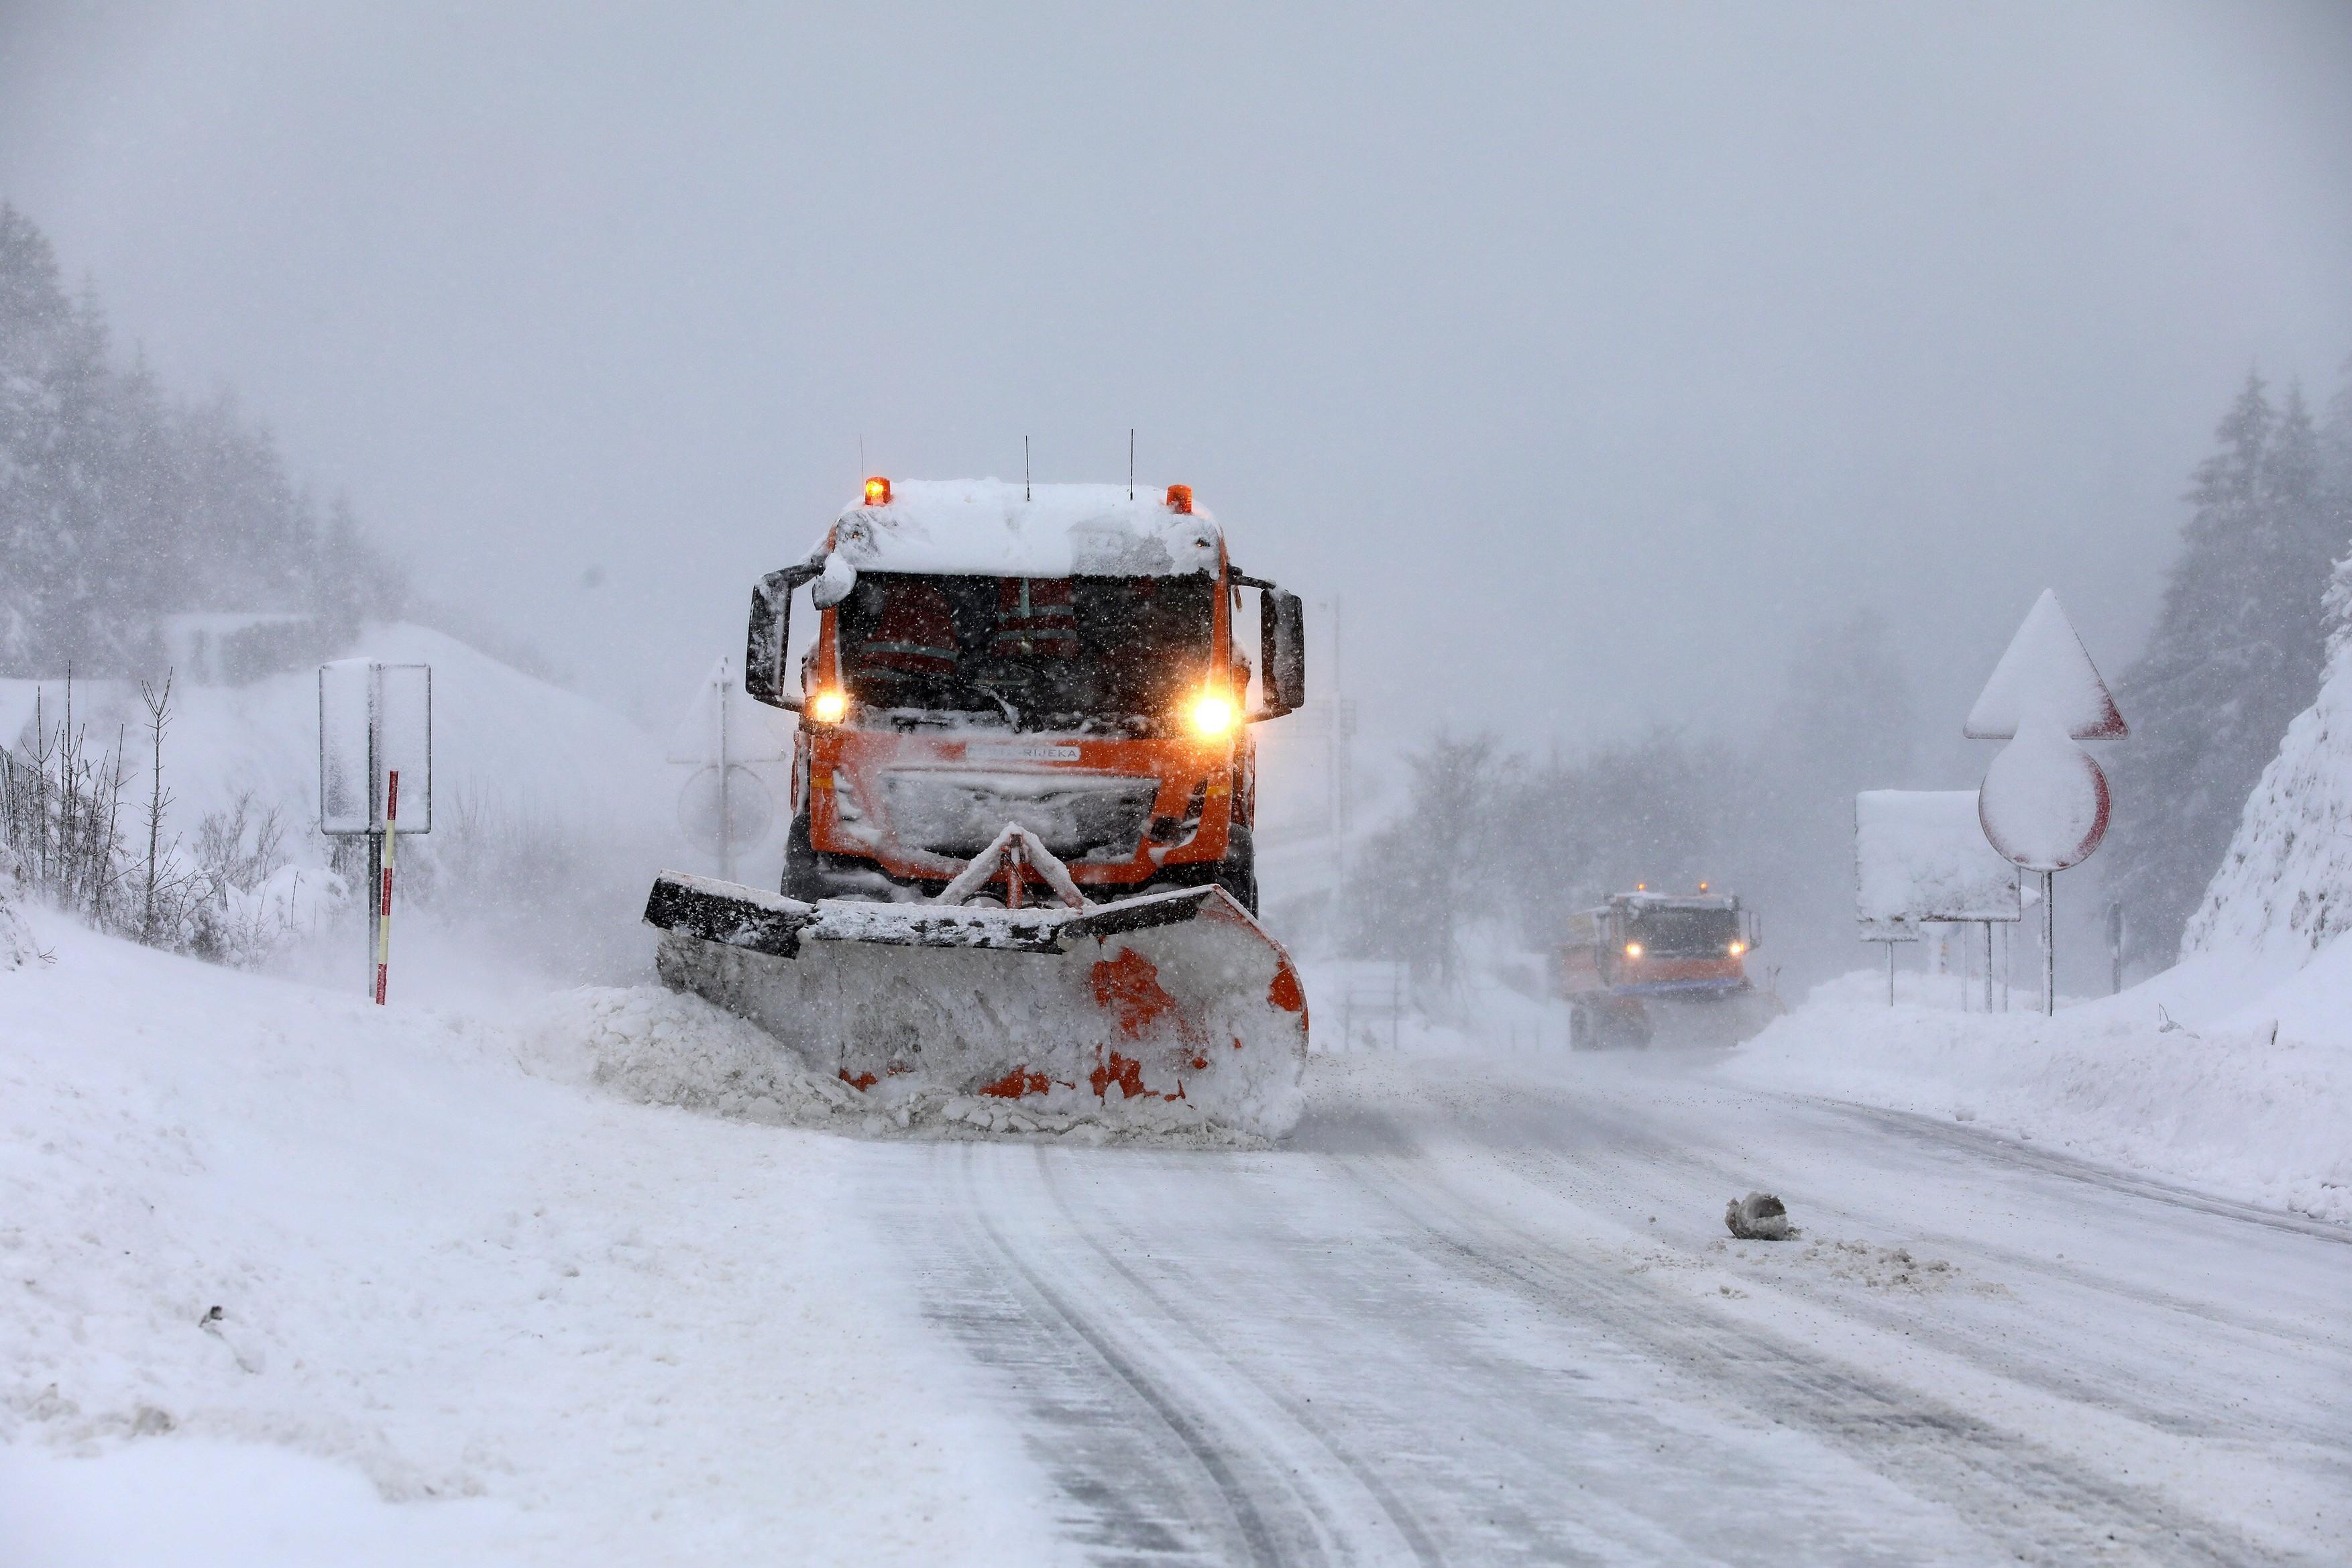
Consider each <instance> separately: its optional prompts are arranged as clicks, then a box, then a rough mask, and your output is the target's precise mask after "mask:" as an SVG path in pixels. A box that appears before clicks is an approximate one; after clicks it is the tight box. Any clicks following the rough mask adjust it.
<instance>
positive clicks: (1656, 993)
mask: <svg viewBox="0 0 2352 1568" xmlns="http://www.w3.org/2000/svg"><path fill="white" fill-rule="evenodd" d="M1760 936H1761V932H1760V931H1759V925H1758V921H1757V920H1756V916H1755V913H1754V911H1753V910H1748V909H1744V908H1742V907H1741V905H1740V902H1739V900H1738V897H1737V896H1736V895H1733V894H1728V893H1712V892H1709V891H1708V890H1707V886H1706V883H1704V882H1701V883H1700V884H1699V890H1698V891H1697V893H1696V894H1690V895H1676V894H1672V893H1654V892H1651V891H1650V890H1649V889H1647V888H1646V887H1644V888H1640V889H1635V890H1634V891H1633V892H1630V893H1617V894H1613V895H1612V896H1611V897H1610V899H1609V901H1608V902H1606V903H1604V904H1601V905H1600V906H1599V907H1597V908H1594V909H1590V910H1579V911H1577V912H1576V913H1574V914H1572V915H1570V916H1569V917H1568V930H1567V932H1566V934H1565V937H1564V940H1563V941H1562V942H1561V943H1560V948H1559V991H1560V994H1561V996H1562V997H1563V998H1565V999H1566V1001H1567V1003H1568V1008H1569V1013H1568V1018H1569V1024H1568V1038H1569V1044H1570V1047H1573V1048H1576V1049H1579V1050H1594V1049H1599V1048H1602V1047H1612V1046H1647V1045H1651V1044H1673V1045H1736V1044H1738V1042H1739V1041H1741V1040H1744V1039H1746V1038H1748V1037H1749V1036H1750V1035H1753V1034H1755V1033H1756V1032H1757V1031H1758V1030H1759V1029H1761V1028H1762V1027H1763V1026H1765V1025H1766V1024H1767V1023H1769V1022H1770V1021H1771V1019H1772V1016H1774V1015H1775V1014H1776V1013H1777V1012H1779V1010H1780V1006H1779V1003H1778V1002H1777V1001H1776V1000H1775V999H1774V998H1773V997H1771V996H1769V995H1767V994H1762V993H1759V991H1757V989H1756V988H1755V986H1754V984H1752V983H1750V981H1749V980H1748V954H1749V953H1750V952H1753V951H1754V950H1755V948H1756V945H1757V942H1759V939H1760Z"/></svg>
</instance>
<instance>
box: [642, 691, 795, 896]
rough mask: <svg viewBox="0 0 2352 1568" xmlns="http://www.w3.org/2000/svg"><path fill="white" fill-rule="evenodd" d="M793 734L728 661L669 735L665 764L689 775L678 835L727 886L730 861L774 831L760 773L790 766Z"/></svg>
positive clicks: (771, 796)
mask: <svg viewBox="0 0 2352 1568" xmlns="http://www.w3.org/2000/svg"><path fill="white" fill-rule="evenodd" d="M668 756H669V760H670V761H671V762H673V763H687V764H689V765H691V766H693V767H694V770H695V771H694V772H692V773H688V775H687V778H686V782H685V784H684V785H683V786H682V787H681V788H680V790H679V792H678V801H677V825H678V829H679V831H681V832H683V833H684V834H685V835H686V837H687V839H688V842H690V843H692V844H693V845H694V846H695V847H697V848H698V849H701V850H702V851H703V852H704V853H706V854H709V855H713V856H716V857H717V858H718V861H719V876H720V877H722V878H725V879H729V880H730V881H731V880H732V879H734V875H735V869H734V866H735V857H736V855H737V854H739V853H742V852H748V851H750V850H752V849H756V848H758V847H760V846H761V845H762V844H764V843H766V842H767V839H768V836H769V835H770V834H771V833H772V832H773V831H774V828H775V823H776V816H777V813H776V791H775V790H774V789H772V788H771V787H770V784H769V781H768V780H767V779H766V778H765V777H763V776H762V772H761V770H762V769H764V768H766V767H767V766H769V765H770V764H779V765H780V764H782V763H789V762H791V761H792V756H793V721H792V719H791V718H790V717H789V716H788V715H786V714H784V713H782V712H780V711H778V710H775V709H773V708H770V707H768V706H766V705H765V704H763V703H760V702H756V701H753V700H751V696H750V695H749V694H748V693H746V692H745V691H744V689H743V686H742V683H741V682H740V681H739V680H737V679H736V678H735V668H734V661H733V660H732V659H728V658H721V659H719V662H718V663H716V664H714V665H712V666H711V667H710V673H709V675H708V676H705V677H704V678H703V681H702V684H701V685H700V686H698V687H697V688H696V689H695V694H694V700H693V701H692V702H690V703H688V706H687V710H686V712H685V713H684V714H683V715H681V716H680V717H679V719H678V723H677V729H676V730H674V731H671V732H670V739H669V751H668ZM778 771H779V772H781V767H780V766H779V768H778Z"/></svg>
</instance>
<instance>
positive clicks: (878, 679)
mask: <svg viewBox="0 0 2352 1568" xmlns="http://www.w3.org/2000/svg"><path fill="white" fill-rule="evenodd" d="M1215 595H1216V580H1215V579H1214V578H1213V577H1212V576H1210V575H1209V574H1205V573H1188V574H1183V575H1181V576H1171V577H968V576H948V575H928V574H911V573H896V572H868V573H861V574H859V575H858V579H857V586H856V589H855V590H853V591H852V592H851V594H850V595H849V597H848V598H847V599H845V600H844V601H843V602H842V605H841V607H840V611H839V619H838V621H837V622H836V623H835V624H836V626H837V629H838V635H839V638H840V645H839V653H840V658H841V667H842V670H843V674H844V676H845V679H846V681H847V684H848V687H849V691H850V694H851V695H852V696H854V697H856V699H857V700H859V701H860V702H863V703H866V704H868V705H870V706H873V707H877V708H893V709H920V710H933V711H945V712H963V713H971V714H975V715H978V714H987V715H991V716H993V717H995V718H997V719H998V720H1000V721H1010V722H1012V723H1013V724H1014V725H1015V726H1017V727H1021V728H1038V727H1043V726H1045V725H1047V724H1051V723H1055V722H1060V721H1069V720H1073V719H1077V720H1088V719H1098V720H1118V719H1129V718H1139V717H1146V718H1156V717H1158V716H1159V715H1160V714H1163V713H1166V712H1168V711H1170V710H1172V709H1173V708H1175V707H1176V706H1177V705H1178V703H1179V702H1180V701H1181V700H1182V698H1183V697H1184V696H1185V695H1186V694H1187V693H1189V692H1190V691H1192V690H1193V689H1197V688H1198V687H1199V685H1200V684H1201V681H1202V678H1203V677H1204V676H1205V675H1206V674H1207V671H1208V667H1209V658H1210V654H1211V652H1212V641H1213V625H1214V620H1213V612H1214V609H1215V604H1216V598H1215Z"/></svg>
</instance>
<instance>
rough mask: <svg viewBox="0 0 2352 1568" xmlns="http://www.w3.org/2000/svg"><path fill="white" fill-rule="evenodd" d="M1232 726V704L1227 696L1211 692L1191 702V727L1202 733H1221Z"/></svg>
mask: <svg viewBox="0 0 2352 1568" xmlns="http://www.w3.org/2000/svg"><path fill="white" fill-rule="evenodd" d="M1233 727H1234V705H1233V701H1232V700H1231V699H1229V698H1223V697H1219V696H1217V695H1216V694H1215V693H1213V692H1212V693H1210V694H1209V695H1207V696H1204V697H1202V699H1201V700H1199V701H1197V702H1195V703H1193V704H1192V728H1193V729H1194V730H1195V731H1198V732H1199V733H1201V734H1203V735H1222V734H1223V733H1224V732H1225V731H1228V730H1230V729H1232V728H1233Z"/></svg>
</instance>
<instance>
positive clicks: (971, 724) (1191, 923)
mask: <svg viewBox="0 0 2352 1568" xmlns="http://www.w3.org/2000/svg"><path fill="white" fill-rule="evenodd" d="M803 585H805V586H807V587H808V588H809V590H810V600H811V603H812V605H813V607H814V610H815V611H816V626H815V633H814V638H813V639H812V640H810V642H809V643H808V646H807V647H806V650H805V652H804V653H803V654H802V655H801V657H800V658H798V659H797V660H793V659H791V656H790V653H789V649H788V644H789V640H790V637H791V630H792V618H791V617H792V605H793V595H794V594H795V592H796V591H797V590H798V589H800V588H802V587H803ZM1244 590H1252V591H1255V594H1256V595H1257V609H1258V616H1257V623H1258V624H1257V636H1256V639H1255V640H1256V644H1257V652H1258V663H1259V665H1260V667H1261V668H1258V669H1257V670H1256V676H1257V679H1256V680H1255V682H1253V681H1252V679H1251V676H1252V669H1251V664H1250V660H1249V659H1248V658H1247V657H1246V654H1245V651H1244V646H1243V641H1242V639H1241V638H1240V637H1237V636H1236V623H1237V622H1238V621H1239V620H1240V618H1241V616H1242V613H1243V606H1244V599H1243V593H1244ZM1306 676H1307V666H1306V627H1305V624H1304V617H1303V615H1302V611H1301V606H1300V604H1299V601H1298V598H1297V595H1292V594H1287V593H1285V592H1284V591H1283V590H1282V589H1280V588H1278V587H1276V585H1275V584H1272V583H1268V582H1265V581H1262V580H1260V579H1258V578H1255V577H1252V576H1249V575H1248V574H1244V573H1243V572H1241V571H1239V570H1238V569H1237V568H1235V566H1234V563H1233V562H1232V560H1231V558H1230V557H1229V556H1228V554H1227V552H1226V548H1225V541H1224V537H1223V534H1222V533H1221V532H1220V531H1219V530H1218V528H1217V525H1216V523H1215V521H1214V520H1213V519H1212V518H1211V517H1210V515H1209V514H1208V513H1207V512H1205V511H1203V510H1199V509H1197V508H1195V507H1194V506H1193V505H1192V491H1191V489H1190V488H1189V487H1186V486H1183V485H1171V486H1169V487H1168V488H1167V489H1166V490H1165V491H1164V492H1154V491H1145V492H1142V496H1141V499H1138V492H1136V491H1135V490H1134V489H1132V488H1131V487H1129V486H1125V485H1037V486H1034V487H1032V486H1027V485H1015V484H1004V483H1000V482H999V481H997V480H993V479H986V480H971V481H905V482H899V483H893V482H892V481H891V480H889V479H869V480H867V481H866V488H865V494H864V495H863V497H862V498H861V499H860V500H858V501H857V502H856V504H853V505H852V506H850V507H849V508H847V509H846V510H844V511H843V512H842V513H841V515H840V516H839V517H838V518H837V519H836V520H835V522H834V524H833V526H832V528H831V529H830V530H828V531H827V532H826V533H825V535H824V539H823V540H822V541H821V542H819V543H818V545H817V547H816V549H815V550H814V552H813V553H812V554H810V555H809V557H808V558H807V559H806V560H805V561H803V562H802V563H800V564H798V565H794V566H788V567H785V568H784V569H782V570H781V571H778V572H773V573H771V574H768V575H767V576H766V577H765V578H763V579H762V580H761V583H760V584H758V586H757V587H756V588H755V589H754V590H753V593H752V597H751V626H750V631H749V635H748V643H747V648H746V652H745V657H744V689H745V690H746V691H747V692H748V693H749V694H750V695H751V696H752V697H753V698H755V699H757V700H760V701H762V702H766V703H769V704H771V705H772V706H775V707H778V708H782V709H787V710H792V711H793V712H794V713H796V714H798V715H799V729H798V733H797V736H796V738H795V741H794V748H793V784H792V805H793V816H792V823H791V828H790V834H789V838H788V841H787V845H786V849H785V857H784V870H783V884H782V888H781V889H780V890H779V891H777V892H775V893H769V892H766V891H764V890H761V889H753V888H748V887H742V886H740V885H737V884H734V883H729V882H720V881H716V880H713V879H707V878H700V877H690V876H685V875H680V874H677V873H672V872H665V873H663V874H662V875H661V877H659V878H658V879H656V882H655V885H654V889H653V894H652V897H651V898H650V900H648V902H647V905H646V921H648V922H649V923H651V924H653V925H655V926H656V927H659V928H660V929H661V930H662V931H663V933H664V934H663V936H662V938H661V942H660V949H659V952H658V955H657V959H656V963H657V967H658V969H659V973H660V974H661V977H662V979H663V980H664V982H665V983H667V984H669V985H671V986H672V987H674V988H676V989H679V990H686V991H692V992H695V993H698V994H701V995H703V996H705V997H708V998H709V999H710V1000H711V1001H713V1002H716V1003H718V1004H719V1005H721V1006H724V1007H726V1008H728V1009H730V1011H733V1012H735V1013H738V1014H740V1015H741V1016H745V1017H747V1018H750V1019H751V1021H752V1022H754V1023H757V1024H759V1025H760V1026H762V1027H764V1028H765V1029H767V1030H768V1031H769V1032H770V1033H771V1034H772V1035H773V1036H775V1037H776V1038H777V1039H778V1040H780V1041H781V1042H782V1044H783V1045H784V1046H786V1047H789V1048H790V1049H791V1051H792V1052H793V1054H794V1055H795V1056H796V1057H798V1058H800V1059H801V1061H802V1062H803V1064H804V1065H805V1066H807V1067H808V1068H812V1069H814V1070H815V1071H817V1072H819V1073H822V1074H824V1075H826V1076H829V1077H830V1076H837V1077H838V1078H839V1079H841V1080H843V1081H845V1082H846V1083H848V1084H850V1085H851V1086H853V1087H854V1088H855V1089H858V1090H860V1091H862V1092H863V1093H864V1094H866V1095H868V1096H871V1097H872V1099H873V1100H874V1101H875V1105H876V1109H877V1110H881V1111H885V1112H889V1111H893V1110H904V1109H906V1108H907V1107H908V1106H909V1105H910V1103H912V1102H914V1101H916V1100H920V1099H921V1097H923V1096H926V1095H929V1096H931V1097H934V1098H935V1099H936V1098H937V1097H940V1096H944V1097H946V1098H947V1099H948V1100H950V1101H953V1102H956V1103H959V1104H963V1105H966V1106H971V1105H973V1104H975V1103H977V1104H979V1105H981V1106H982V1107H983V1108H984V1106H985V1105H986V1104H987V1103H988V1102H992V1101H993V1102H1004V1101H1011V1102H1016V1103H1017V1105H1018V1106H1019V1107H1020V1108H1021V1109H1022V1110H1024V1111H1035V1112H1044V1113H1047V1114H1049V1115H1050V1114H1053V1113H1066V1114H1069V1115H1076V1116H1081V1117H1093V1116H1095V1115H1097V1114H1099V1113H1100V1112H1101V1111H1102V1110H1104V1109H1105V1108H1106V1107H1108V1108H1110V1109H1111V1110H1114V1111H1118V1110H1121V1109H1123V1108H1127V1107H1128V1106H1129V1102H1140V1103H1139V1104H1137V1105H1135V1106H1134V1107H1133V1109H1134V1110H1139V1111H1149V1112H1150V1115H1151V1117H1152V1118H1153V1119H1154V1120H1155V1121H1162V1122H1164V1121H1168V1120H1169V1119H1170V1118H1171V1116H1172V1117H1174V1118H1175V1119H1176V1120H1178V1121H1183V1120H1187V1119H1198V1120H1200V1121H1206V1122H1210V1123H1214V1124H1218V1125H1223V1126H1229V1127H1234V1128H1238V1129H1241V1130H1244V1131H1255V1132H1262V1133H1267V1134H1274V1133H1279V1132H1281V1131H1286V1130H1287V1128H1288V1127H1289V1125H1290V1124H1291V1123H1292V1122H1293V1121H1296V1120H1297V1114H1298V1109H1299V1104H1300V1094H1299V1089H1298V1082H1299V1077H1300V1073H1301V1070H1302V1068H1303V1066H1304V1062H1305V1057H1306V1050H1307V1001H1306V996H1305V993H1304V991H1303V990H1302V988H1301V986H1300V984H1299V979H1298V973H1297V970H1296V969H1295V968H1294V967H1293V966H1292V964H1291V962H1290V959H1289V957H1288V955H1287V954H1286V953H1285V952H1284V951H1283V949H1282V948H1281V946H1280V945H1279V944H1278V943H1276V942H1275V941H1274V939H1273V938H1272V937H1270V936H1268V935H1267V934H1266V933H1265V931H1264V930H1263V929H1262V928H1260V927H1259V925H1258V924H1257V921H1256V919H1255V914H1256V902H1257V876H1256V865H1255V856H1254V850H1253V846H1252V843H1251V826H1252V819H1253V816H1254V807H1255V787H1256V768H1255V750H1254V747H1253V745H1252V742H1251V738H1250V729H1249V726H1250V725H1251V724H1252V723H1253V722H1255V721H1261V720H1265V719H1272V718H1277V717H1280V716H1281V715H1283V714H1285V713H1287V712H1289V711H1291V710H1294V709H1296V708H1297V707H1298V706H1299V705H1300V704H1301V703H1303V702H1304V701H1305V700H1306ZM1253 687H1255V692H1256V703H1255V707H1252V706H1250V705H1249V703H1250V698H1251V693H1252V690H1253ZM965 1120H973V1118H971V1117H969V1116H967V1117H966V1118H965ZM980 1120H981V1121H982V1124H984V1125H993V1124H994V1123H993V1122H992V1121H988V1120H987V1119H986V1117H982V1118H981V1119H980ZM1034 1120H1035V1119H1034V1117H1033V1118H1030V1119H1029V1120H1028V1121H1016V1122H1015V1123H1014V1124H1015V1125H1031V1124H1034Z"/></svg>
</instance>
